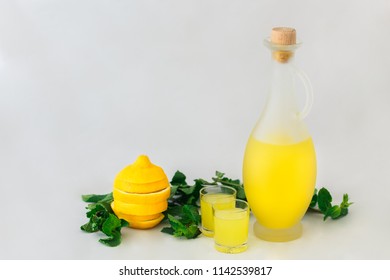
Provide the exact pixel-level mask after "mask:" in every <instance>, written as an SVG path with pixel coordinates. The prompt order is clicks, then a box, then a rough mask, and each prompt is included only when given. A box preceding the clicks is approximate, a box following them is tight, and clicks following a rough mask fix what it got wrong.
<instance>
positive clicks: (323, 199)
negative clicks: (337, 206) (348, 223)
mask: <svg viewBox="0 0 390 280" xmlns="http://www.w3.org/2000/svg"><path fill="white" fill-rule="evenodd" d="M331 207H332V196H331V195H330V193H329V191H328V190H327V189H326V188H321V189H320V190H319V192H318V208H320V210H321V211H322V213H327V211H328V209H329V208H331Z"/></svg>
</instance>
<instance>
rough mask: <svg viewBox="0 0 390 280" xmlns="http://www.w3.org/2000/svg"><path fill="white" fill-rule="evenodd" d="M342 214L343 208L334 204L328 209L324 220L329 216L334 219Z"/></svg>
mask: <svg viewBox="0 0 390 280" xmlns="http://www.w3.org/2000/svg"><path fill="white" fill-rule="evenodd" d="M340 214H341V208H340V207H339V206H337V205H334V206H332V207H331V208H329V209H328V210H327V211H326V213H325V216H324V221H325V220H326V219H327V218H328V217H331V218H332V219H337V218H339V217H340Z"/></svg>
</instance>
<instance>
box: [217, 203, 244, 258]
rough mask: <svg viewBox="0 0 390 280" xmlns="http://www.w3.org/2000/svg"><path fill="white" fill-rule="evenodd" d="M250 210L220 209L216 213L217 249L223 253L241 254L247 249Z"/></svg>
mask: <svg viewBox="0 0 390 280" xmlns="http://www.w3.org/2000/svg"><path fill="white" fill-rule="evenodd" d="M248 226H249V210H248V209H242V208H233V209H222V210H221V209H220V208H219V207H218V210H215V213H214V242H215V248H216V249H217V250H218V251H220V252H223V253H240V252H243V251H245V250H246V249H247V240H248Z"/></svg>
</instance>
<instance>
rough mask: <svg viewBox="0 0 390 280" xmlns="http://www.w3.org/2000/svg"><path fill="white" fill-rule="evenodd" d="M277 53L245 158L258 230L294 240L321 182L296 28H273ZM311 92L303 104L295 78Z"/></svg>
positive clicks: (270, 238)
mask: <svg viewBox="0 0 390 280" xmlns="http://www.w3.org/2000/svg"><path fill="white" fill-rule="evenodd" d="M264 43H265V45H266V46H267V47H268V48H269V49H270V51H271V54H272V69H271V78H270V87H269V93H268V99H267V101H266V106H265V108H264V110H263V112H262V114H261V116H260V118H259V120H258V122H257V123H256V125H255V127H254V129H253V130H252V132H251V135H250V137H249V140H248V142H247V145H246V149H245V155H244V162H243V183H244V187H245V193H246V196H247V199H248V202H249V205H250V207H251V210H252V213H253V214H254V216H255V217H256V220H257V221H256V222H255V224H254V233H255V235H256V236H257V237H259V238H261V239H264V240H268V241H278V242H280V241H289V240H294V239H297V238H299V237H300V236H301V234H302V225H301V219H302V217H303V216H304V214H305V212H306V210H307V208H308V207H309V204H310V201H311V198H312V196H313V193H314V188H315V180H316V155H315V149H314V145H313V141H312V138H311V136H310V134H309V132H308V129H307V127H306V125H305V123H304V122H303V119H304V118H305V117H306V116H307V114H308V113H309V111H310V109H311V105H312V100H313V94H312V88H311V85H310V82H309V79H308V78H307V76H306V75H305V74H304V73H303V72H302V71H301V70H300V69H299V68H297V67H296V66H295V64H294V53H295V50H296V49H297V48H298V47H299V46H300V43H297V42H296V31H295V29H293V28H288V27H277V28H273V29H272V32H271V38H268V39H266V40H265V41H264ZM297 77H298V78H299V79H300V80H301V82H302V83H303V85H304V88H305V92H306V103H305V105H304V108H303V109H302V110H301V111H300V110H299V108H298V102H297V96H296V89H295V80H296V78H297Z"/></svg>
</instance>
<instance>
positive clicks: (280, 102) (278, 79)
mask: <svg viewBox="0 0 390 280" xmlns="http://www.w3.org/2000/svg"><path fill="white" fill-rule="evenodd" d="M274 56H275V55H274V53H273V55H272V63H271V80H270V87H269V96H268V101H267V107H269V106H271V107H275V108H272V109H277V111H279V112H280V111H282V112H284V114H287V115H289V116H292V115H293V114H298V112H299V110H298V107H297V102H296V94H295V76H296V74H295V64H294V55H293V54H292V55H291V56H290V57H289V59H288V60H287V61H283V62H281V61H280V60H278V59H275V57H274ZM269 109H271V108H269ZM272 111H273V110H272Z"/></svg>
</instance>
